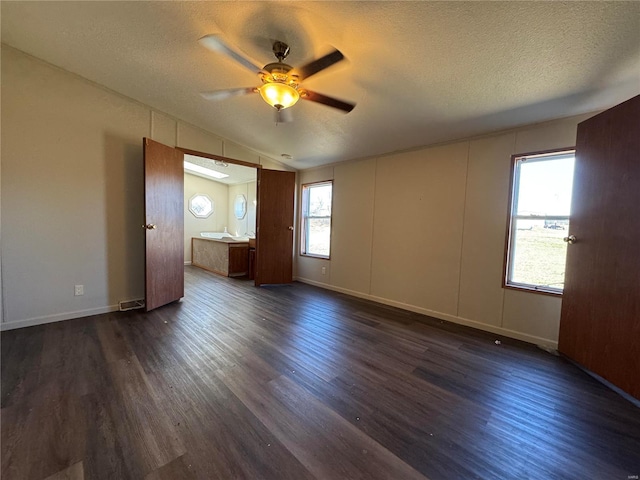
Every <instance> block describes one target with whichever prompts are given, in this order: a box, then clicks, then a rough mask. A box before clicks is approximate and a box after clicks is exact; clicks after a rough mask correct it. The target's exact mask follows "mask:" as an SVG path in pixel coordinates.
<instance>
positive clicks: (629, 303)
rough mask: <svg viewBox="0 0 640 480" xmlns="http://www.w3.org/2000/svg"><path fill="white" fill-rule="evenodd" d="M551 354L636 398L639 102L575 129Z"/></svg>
mask: <svg viewBox="0 0 640 480" xmlns="http://www.w3.org/2000/svg"><path fill="white" fill-rule="evenodd" d="M570 234H572V235H575V237H576V243H575V244H573V245H570V246H569V248H568V251H567V268H566V277H565V287H564V295H563V300H562V314H561V320H560V337H559V344H558V349H559V350H560V352H562V353H563V354H565V355H567V356H568V357H570V358H572V359H573V360H575V361H576V362H578V363H580V364H581V365H584V366H585V367H586V368H587V369H589V370H591V371H592V372H594V373H596V374H598V375H600V376H601V377H603V378H604V379H606V380H608V381H609V382H611V383H613V384H614V385H616V386H618V387H619V388H621V389H622V390H624V391H625V392H627V393H629V394H631V395H633V396H634V397H636V398H640V96H637V97H634V98H632V99H631V100H628V101H627V102H625V103H622V104H620V105H618V106H616V107H614V108H612V109H610V110H607V111H606V112H603V113H601V114H599V115H596V116H595V117H592V118H590V119H588V120H586V121H584V122H582V123H580V124H579V125H578V138H577V143H576V163H575V174H574V187H573V199H572V205H571V225H570Z"/></svg>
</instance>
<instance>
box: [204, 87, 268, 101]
mask: <svg viewBox="0 0 640 480" xmlns="http://www.w3.org/2000/svg"><path fill="white" fill-rule="evenodd" d="M255 92H256V88H255V87H247V88H227V89H225V90H213V91H211V92H200V95H202V96H203V97H204V98H206V99H207V100H226V99H227V98H231V97H236V96H238V95H248V94H249V93H255Z"/></svg>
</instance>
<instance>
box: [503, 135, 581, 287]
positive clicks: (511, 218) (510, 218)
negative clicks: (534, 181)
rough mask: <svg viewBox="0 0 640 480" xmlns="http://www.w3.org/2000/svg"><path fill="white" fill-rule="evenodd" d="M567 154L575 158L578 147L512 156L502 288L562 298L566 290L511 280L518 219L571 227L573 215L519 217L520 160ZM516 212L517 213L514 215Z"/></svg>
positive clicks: (541, 159) (540, 159)
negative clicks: (567, 224)
mask: <svg viewBox="0 0 640 480" xmlns="http://www.w3.org/2000/svg"><path fill="white" fill-rule="evenodd" d="M565 154H573V155H574V157H575V154H576V147H575V146H574V147H564V148H554V149H552V150H540V151H535V152H528V153H517V154H514V155H511V173H510V180H509V202H508V206H509V207H508V210H507V229H506V235H505V237H506V240H505V252H504V266H503V269H502V272H503V275H502V288H505V289H508V290H518V291H521V292H522V291H524V292H530V293H537V294H541V295H550V296H553V297H562V295H563V292H564V288H563V289H562V290H560V289H557V288H553V287H546V286H540V285H532V284H528V283H518V282H514V281H512V280H510V277H511V275H512V273H513V255H514V253H513V252H514V249H513V248H512V247H513V245H512V244H513V238H514V236H515V233H516V231H515V230H516V220H518V219H536V220H569V226H570V225H571V215H570V214H569V215H566V216H565V215H528V216H523V215H517V198H516V193H517V191H518V187H519V180H520V176H519V169H518V160H520V159H522V158H525V157H526V158H527V159H534V160H533V161H544V160H543V157H552V156H560V155H565ZM514 211H515V213H514Z"/></svg>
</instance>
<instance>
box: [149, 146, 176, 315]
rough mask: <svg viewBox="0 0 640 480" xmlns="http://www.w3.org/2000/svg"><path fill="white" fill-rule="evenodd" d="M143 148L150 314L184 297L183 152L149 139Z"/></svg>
mask: <svg viewBox="0 0 640 480" xmlns="http://www.w3.org/2000/svg"><path fill="white" fill-rule="evenodd" d="M143 146H144V207H145V227H146V228H145V232H146V241H145V296H146V299H145V304H146V310H147V311H149V310H153V309H154V308H158V307H161V306H162V305H166V304H167V303H171V302H174V301H176V300H179V299H180V298H182V297H183V296H184V207H183V203H184V194H183V191H184V167H183V155H182V152H178V151H177V150H175V149H174V148H171V147H167V146H166V145H163V144H161V143H158V142H154V141H153V140H150V139H148V138H145V139H143Z"/></svg>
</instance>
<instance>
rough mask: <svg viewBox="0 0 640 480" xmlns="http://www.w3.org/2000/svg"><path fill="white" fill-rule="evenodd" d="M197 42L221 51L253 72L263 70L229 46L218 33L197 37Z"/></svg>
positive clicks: (210, 48) (212, 49) (215, 50)
mask: <svg viewBox="0 0 640 480" xmlns="http://www.w3.org/2000/svg"><path fill="white" fill-rule="evenodd" d="M198 42H199V43H200V45H202V46H204V47H206V48H208V49H209V50H211V51H213V52H219V53H223V54H224V55H226V56H227V57H229V58H232V59H233V60H235V61H236V62H238V63H239V64H240V65H242V66H243V67H245V68H248V69H249V70H251V71H252V72H253V73H260V72H262V71H263V70H262V67H260V66H258V65H256V64H255V63H253V62H252V61H251V60H249V59H248V58H247V57H245V56H244V55H242V54H240V53H238V52H236V51H235V50H233V49H232V48H231V47H229V46H228V45H227V44H226V43H225V42H224V40H222V38H221V37H220V36H219V35H205V36H204V37H202V38H201V39H199V40H198Z"/></svg>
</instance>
